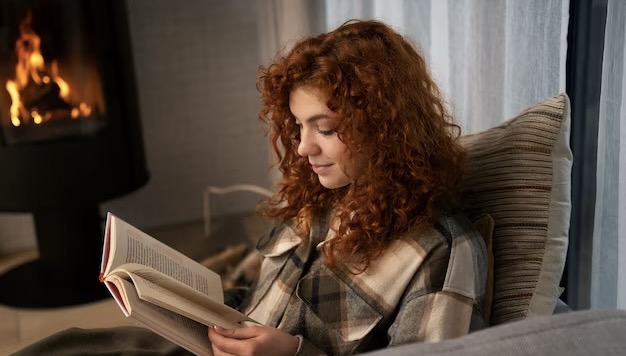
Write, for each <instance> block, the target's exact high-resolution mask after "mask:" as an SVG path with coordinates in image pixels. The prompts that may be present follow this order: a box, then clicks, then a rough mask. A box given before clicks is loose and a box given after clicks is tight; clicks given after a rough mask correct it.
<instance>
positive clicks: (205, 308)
mask: <svg viewBox="0 0 626 356" xmlns="http://www.w3.org/2000/svg"><path fill="white" fill-rule="evenodd" d="M100 281H102V282H103V283H104V284H105V285H106V287H107V288H108V290H109V291H110V292H111V294H112V295H113V298H114V299H115V301H116V302H117V304H118V305H119V307H120V308H121V309H122V312H124V315H126V316H127V317H131V318H134V319H136V320H137V321H139V322H140V323H142V324H143V325H145V326H146V327H148V328H150V329H151V330H153V331H154V332H156V333H158V334H159V335H161V336H163V337H165V338H167V339H168V340H171V341H172V342H175V343H176V344H178V345H180V346H181V347H183V348H185V349H187V350H189V351H191V352H193V353H195V354H198V355H211V354H212V353H211V345H210V343H209V339H208V335H207V331H208V330H207V326H213V325H217V326H220V327H222V328H224V329H232V328H238V327H240V326H242V324H241V323H242V322H244V321H251V322H254V320H252V319H250V318H248V317H247V316H246V315H244V314H242V313H240V312H239V311H237V310H235V309H233V308H231V307H229V306H227V305H225V304H224V295H223V290H222V281H221V278H220V276H219V275H218V274H217V273H215V272H213V271H211V270H209V269H208V268H206V267H204V266H202V265H201V264H199V263H198V262H196V261H194V260H193V259H191V258H189V257H187V256H185V255H184V254H182V253H180V252H178V251H176V250H174V249H172V248H171V247H169V246H167V245H166V244H164V243H162V242H160V241H158V240H156V239H155V238H153V237H151V236H150V235H148V234H146V233H144V232H142V231H140V230H139V229H137V228H135V227H133V226H132V225H130V224H128V223H127V222H125V221H123V220H122V219H120V218H118V217H117V216H115V215H113V214H111V213H108V214H107V220H106V228H105V233H104V249H103V253H102V266H101V268H100Z"/></svg>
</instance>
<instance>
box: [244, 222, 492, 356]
mask: <svg viewBox="0 0 626 356" xmlns="http://www.w3.org/2000/svg"><path fill="white" fill-rule="evenodd" d="M332 233H333V232H332V230H329V229H328V227H327V223H326V221H323V220H319V221H316V222H315V223H314V225H313V228H312V230H311V238H310V239H308V240H307V241H306V242H303V241H302V239H301V238H300V237H298V235H297V234H296V232H295V231H294V229H293V228H292V227H291V226H288V225H281V226H278V227H276V228H274V229H273V230H272V232H271V233H270V234H269V235H268V236H266V237H264V238H262V239H261V240H260V241H259V244H258V246H257V248H258V249H259V251H260V252H261V254H263V255H264V257H265V258H264V260H263V264H262V267H261V272H260V277H259V280H258V282H257V285H256V287H255V289H254V292H253V294H252V295H251V296H250V298H249V300H248V302H247V303H246V305H245V307H244V310H245V312H246V314H248V315H249V316H250V317H252V318H253V319H255V320H257V321H258V322H260V323H263V324H265V325H269V326H274V327H277V328H279V329H281V330H284V331H286V332H288V333H290V334H292V335H302V337H303V342H302V346H301V349H300V353H299V354H301V355H320V354H331V355H346V354H353V353H359V352H366V351H370V350H374V349H378V348H383V347H387V346H391V345H398V344H404V343H410V342H416V341H439V340H443V339H448V338H453V337H458V336H462V335H465V334H467V333H468V332H470V331H473V330H476V329H479V328H481V327H483V326H484V318H483V315H482V310H483V308H482V305H483V299H484V290H485V279H486V269H487V268H486V261H487V259H486V248H485V244H484V240H483V238H482V237H481V236H480V234H479V233H478V232H476V230H474V228H473V227H472V225H471V223H470V222H469V220H467V219H466V218H465V217H463V216H460V215H456V216H446V217H443V218H441V219H439V221H438V223H437V224H435V226H433V227H432V228H429V229H426V230H422V231H421V232H420V233H419V234H418V233H415V232H413V233H407V234H406V235H405V236H401V237H400V238H398V239H397V240H395V241H394V242H393V243H391V245H390V246H389V247H388V248H387V250H386V251H385V252H384V253H383V254H382V255H381V256H379V257H378V258H377V259H376V260H374V261H372V263H371V264H370V267H369V268H368V269H367V270H366V271H364V272H363V273H360V274H353V273H350V272H349V270H348V269H347V268H345V266H344V267H342V266H337V267H333V268H329V267H327V266H325V265H324V263H323V254H322V253H321V251H320V248H321V244H322V243H323V240H325V239H328V238H332ZM329 234H331V235H329Z"/></svg>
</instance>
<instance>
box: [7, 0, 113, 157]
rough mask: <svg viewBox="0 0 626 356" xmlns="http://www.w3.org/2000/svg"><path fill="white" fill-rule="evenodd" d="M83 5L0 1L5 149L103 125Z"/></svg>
mask: <svg viewBox="0 0 626 356" xmlns="http://www.w3.org/2000/svg"><path fill="white" fill-rule="evenodd" d="M84 6H89V2H75V1H72V2H67V1H62V0H57V1H50V0H48V1H28V0H26V1H24V0H19V1H16V0H13V1H12V0H3V1H2V2H0V128H1V130H0V132H1V140H2V142H3V143H4V145H5V146H12V145H20V144H29V143H35V142H41V141H50V140H63V139H72V138H77V137H83V136H93V135H97V134H98V132H100V131H101V130H102V129H103V128H104V127H105V125H106V119H105V118H106V107H105V104H104V103H105V100H104V98H103V93H102V84H101V83H102V81H101V78H100V77H99V73H100V70H99V68H98V67H97V65H98V64H97V59H96V58H95V56H96V55H95V53H96V50H95V48H94V46H96V45H97V43H96V42H97V41H94V29H93V28H92V26H91V25H92V24H93V23H94V22H93V19H90V18H89V16H90V14H92V12H91V11H85V10H86V9H84V8H83V7H84ZM9 14H10V15H11V16H8V15H9Z"/></svg>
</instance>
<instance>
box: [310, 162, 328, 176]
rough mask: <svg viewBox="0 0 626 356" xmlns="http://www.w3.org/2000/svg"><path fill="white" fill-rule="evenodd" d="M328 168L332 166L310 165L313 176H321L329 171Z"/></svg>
mask: <svg viewBox="0 0 626 356" xmlns="http://www.w3.org/2000/svg"><path fill="white" fill-rule="evenodd" d="M330 166H332V164H312V165H311V167H312V168H313V172H315V174H317V175H322V174H324V173H326V172H327V171H328V170H329V169H330Z"/></svg>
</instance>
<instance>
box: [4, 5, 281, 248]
mask: <svg viewBox="0 0 626 356" xmlns="http://www.w3.org/2000/svg"><path fill="white" fill-rule="evenodd" d="M128 10H129V22H130V30H131V40H132V43H133V52H134V61H135V75H136V78H137V85H138V91H139V93H138V94H139V101H140V103H139V104H140V110H141V116H142V126H143V136H144V145H145V150H146V159H147V164H148V169H149V172H150V181H149V182H148V184H147V185H146V186H145V187H143V188H141V189H139V190H138V191H136V192H134V193H131V194H129V195H127V196H124V197H120V198H118V199H115V200H113V201H110V202H106V203H104V204H102V205H101V210H102V211H103V212H106V211H112V212H114V213H116V214H118V215H119V216H122V217H124V218H125V219H126V220H128V221H130V222H133V223H134V224H137V225H138V226H140V227H144V228H146V227H154V226H161V225H167V224H171V223H177V222H184V221H191V220H197V219H201V218H202V206H203V205H202V204H203V200H202V194H203V191H204V189H205V188H206V187H207V186H209V185H215V186H225V185H229V184H235V183H252V184H257V185H261V186H264V187H269V178H268V171H267V166H268V162H269V158H268V157H269V153H268V149H267V147H268V146H267V144H266V141H265V138H264V136H263V132H262V131H263V130H262V129H263V128H262V126H261V125H260V123H259V121H258V119H257V112H258V109H259V103H258V95H257V91H256V86H255V80H256V74H257V68H258V65H259V64H260V63H259V45H258V41H257V32H258V31H257V12H258V10H257V5H256V2H255V1H247V0H235V1H232V0H231V1H222V0H210V1H209V0H193V1H192V0H186V1H184V2H178V1H165V0H159V1H155V0H132V1H128ZM253 207H254V200H250V199H237V201H235V202H233V203H232V204H222V205H220V210H216V211H214V213H215V214H216V215H217V214H225V213H233V212H241V211H247V210H250V209H252V208H253ZM33 243H34V231H33V228H32V219H31V218H30V216H29V214H7V213H2V214H0V253H2V252H3V251H4V252H6V251H7V250H13V249H16V248H22V247H24V246H29V245H32V244H33Z"/></svg>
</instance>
